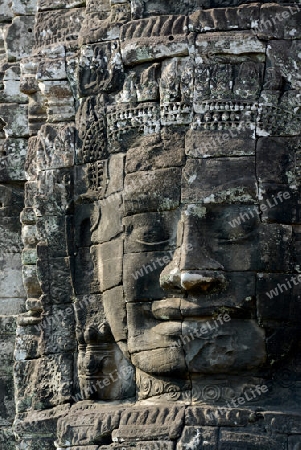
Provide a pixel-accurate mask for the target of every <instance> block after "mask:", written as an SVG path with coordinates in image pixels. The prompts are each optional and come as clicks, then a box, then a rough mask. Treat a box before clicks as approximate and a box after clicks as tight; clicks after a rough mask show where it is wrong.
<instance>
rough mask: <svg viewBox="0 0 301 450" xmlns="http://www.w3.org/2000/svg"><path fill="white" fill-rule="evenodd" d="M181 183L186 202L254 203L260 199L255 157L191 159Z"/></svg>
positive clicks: (183, 198)
mask: <svg viewBox="0 0 301 450" xmlns="http://www.w3.org/2000/svg"><path fill="white" fill-rule="evenodd" d="M242 173H243V174H244V176H243V178H242V176H241V174H242ZM182 184H183V189H182V200H183V202H191V203H203V204H204V205H206V204H210V203H228V204H230V203H236V202H237V203H252V201H254V200H256V199H257V192H256V178H255V160H254V159H253V157H252V156H250V157H241V158H237V157H233V158H222V159H219V158H215V159H201V160H200V159H199V160H197V159H189V160H188V161H187V162H186V166H185V168H184V171H183V173H182Z"/></svg>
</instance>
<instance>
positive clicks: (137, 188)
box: [124, 168, 180, 214]
mask: <svg viewBox="0 0 301 450" xmlns="http://www.w3.org/2000/svg"><path fill="white" fill-rule="evenodd" d="M179 176H180V170H179V169H178V168H174V169H162V170H157V171H153V172H151V171H149V172H141V173H134V174H128V175H127V176H126V177H125V185H124V191H125V197H124V208H125V212H126V213H127V214H130V213H131V214H133V213H137V212H144V211H156V210H161V211H162V210H163V211H164V210H169V209H174V208H175V207H177V206H178V204H179V195H180V189H179V186H178V185H177V184H176V180H178V179H179ZM170 179H173V182H172V183H169V182H166V181H167V180H170Z"/></svg>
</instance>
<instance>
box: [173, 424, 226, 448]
mask: <svg viewBox="0 0 301 450" xmlns="http://www.w3.org/2000/svg"><path fill="white" fill-rule="evenodd" d="M217 444H218V430H217V429H216V428H214V427H185V428H184V430H183V433H182V436H181V439H180V440H179V442H178V443H177V450H182V449H183V450H184V449H186V448H187V446H190V447H192V448H197V446H201V448H202V449H204V450H215V449H216V448H217Z"/></svg>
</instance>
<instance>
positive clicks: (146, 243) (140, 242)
mask: <svg viewBox="0 0 301 450" xmlns="http://www.w3.org/2000/svg"><path fill="white" fill-rule="evenodd" d="M136 242H139V244H144V245H159V244H165V243H166V242H169V239H166V240H165V241H158V242H146V241H140V239H136Z"/></svg>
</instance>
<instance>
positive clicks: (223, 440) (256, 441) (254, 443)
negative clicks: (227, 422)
mask: <svg viewBox="0 0 301 450" xmlns="http://www.w3.org/2000/svg"><path fill="white" fill-rule="evenodd" d="M246 444H247V445H248V446H250V448H252V449H254V450H257V449H258V450H259V449H260V450H261V449H262V450H272V449H273V450H274V449H275V450H278V449H279V450H282V449H283V448H285V446H286V437H285V436H277V437H271V436H264V435H260V434H258V433H256V431H255V432H253V433H243V432H241V433H236V432H232V431H227V430H222V434H221V437H220V441H219V449H220V450H230V449H232V448H237V449H240V448H241V449H243V448H245V447H246ZM234 446H235V447H234Z"/></svg>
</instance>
